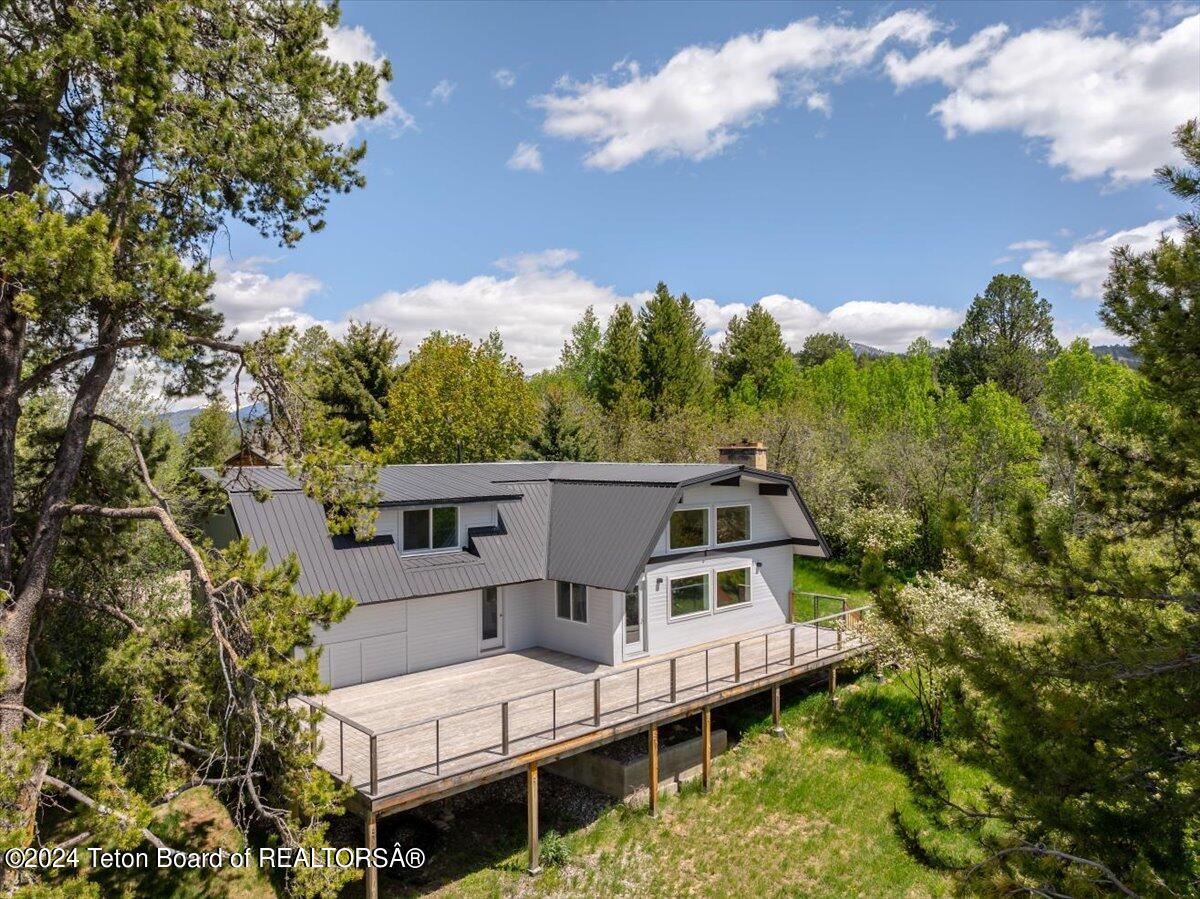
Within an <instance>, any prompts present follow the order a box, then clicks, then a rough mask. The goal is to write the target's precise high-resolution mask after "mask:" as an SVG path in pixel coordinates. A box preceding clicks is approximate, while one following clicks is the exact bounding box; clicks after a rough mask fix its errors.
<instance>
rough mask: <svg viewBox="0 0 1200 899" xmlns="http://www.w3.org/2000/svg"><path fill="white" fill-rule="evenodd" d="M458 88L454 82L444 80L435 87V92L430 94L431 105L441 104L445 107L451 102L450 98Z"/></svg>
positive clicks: (432, 91)
mask: <svg viewBox="0 0 1200 899" xmlns="http://www.w3.org/2000/svg"><path fill="white" fill-rule="evenodd" d="M456 87H458V85H457V84H455V83H454V82H453V81H450V80H449V79H447V78H443V79H442V80H441V81H439V82H438V83H437V84H435V85H434V86H433V90H431V91H430V92H429V105H431V106H432V105H433V104H434V103H441V104H442V105H443V106H445V105H446V104H447V103H449V102H450V96H451V95H452V94H453V93H454V89H455V88H456Z"/></svg>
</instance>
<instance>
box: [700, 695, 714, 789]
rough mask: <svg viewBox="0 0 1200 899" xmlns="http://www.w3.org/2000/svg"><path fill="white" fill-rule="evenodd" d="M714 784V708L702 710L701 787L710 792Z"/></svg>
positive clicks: (709, 707) (706, 707)
mask: <svg viewBox="0 0 1200 899" xmlns="http://www.w3.org/2000/svg"><path fill="white" fill-rule="evenodd" d="M711 783H712V707H711V706H707V705H706V706H705V707H704V708H702V709H701V710H700V785H701V787H703V788H704V792H705V793H707V792H708V788H709V785H710V784H711Z"/></svg>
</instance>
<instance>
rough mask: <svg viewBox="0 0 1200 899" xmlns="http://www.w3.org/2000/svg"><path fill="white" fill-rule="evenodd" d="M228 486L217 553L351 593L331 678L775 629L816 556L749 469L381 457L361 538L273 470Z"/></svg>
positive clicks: (329, 668) (331, 636)
mask: <svg viewBox="0 0 1200 899" xmlns="http://www.w3.org/2000/svg"><path fill="white" fill-rule="evenodd" d="M738 452H742V453H746V452H749V453H750V455H749V459H750V460H751V461H756V458H755V457H754V455H753V453H754V452H755V450H754V448H753V447H752V446H751V447H749V448H747V447H734V448H730V449H729V450H728V456H733V455H734V454H735V453H738ZM757 452H759V453H760V454H761V449H759V450H757ZM209 474H210V475H211V476H214V477H215V475H214V474H213V473H211V472H209ZM234 474H236V476H233V475H234ZM225 483H226V485H227V488H228V491H229V494H228V495H229V507H228V509H227V510H226V512H225V513H224V514H223V515H222V516H220V517H219V518H218V519H216V520H214V522H213V523H212V526H211V528H210V533H211V535H212V536H213V537H214V539H215V540H216V542H217V543H218V545H220V544H222V543H224V542H227V541H228V540H229V539H230V538H232V537H233V536H234V535H235V534H241V535H245V536H247V537H249V538H250V540H251V542H252V543H253V544H254V545H255V546H256V547H258V546H265V547H266V548H267V550H268V553H269V556H270V558H271V559H272V560H273V561H276V562H278V561H281V560H282V559H283V558H285V557H286V556H287V554H288V553H292V552H295V553H296V554H297V556H298V558H299V562H300V568H301V575H300V584H299V588H300V589H301V590H303V591H306V592H316V591H319V590H336V591H339V592H341V593H344V594H347V595H349V596H352V597H353V598H354V599H355V600H356V602H357V605H356V606H355V608H354V609H353V610H352V611H351V612H350V614H349V615H348V616H347V617H346V619H345V620H343V621H342V622H340V623H338V624H335V625H333V626H332V627H330V628H329V629H328V630H324V631H320V632H318V633H317V634H316V635H315V638H316V642H317V643H318V644H319V645H321V646H323V647H324V652H323V654H322V658H321V673H322V677H323V679H324V680H325V681H326V682H327V683H328V684H329V685H330V686H331V687H335V688H336V687H344V686H348V685H353V684H358V683H363V682H369V681H376V680H380V679H383V678H389V677H395V676H397V675H403V674H410V673H413V672H418V671H422V670H426V669H430V668H437V667H440V666H445V665H452V664H455V663H460V662H464V661H467V660H470V659H477V658H480V657H483V656H487V655H489V654H494V653H503V652H512V651H519V650H527V649H531V648H533V647H542V648H545V649H549V650H556V651H559V652H562V653H568V654H570V655H573V656H577V657H580V658H583V659H588V660H591V661H594V662H598V663H601V664H604V665H615V664H619V663H621V662H625V661H629V660H632V659H635V658H638V657H641V656H646V655H656V654H661V653H665V652H672V651H675V650H680V649H684V648H686V647H689V646H695V645H699V644H703V643H706V642H710V641H713V640H716V639H719V638H723V637H729V636H732V635H735V634H739V633H746V632H751V631H754V630H756V629H760V628H764V627H769V626H772V625H779V624H783V623H784V622H786V621H787V620H788V603H789V591H790V590H791V585H792V557H793V555H805V556H817V557H826V556H828V550H827V548H826V545H825V542H824V539H823V538H822V537H821V534H820V532H819V531H818V530H817V527H816V525H815V523H814V522H813V519H812V516H811V515H810V514H809V511H808V509H807V508H806V507H805V505H804V501H803V499H802V498H801V497H800V495H799V493H798V492H797V490H796V486H795V484H794V483H793V482H792V481H791V479H790V478H788V477H786V476H783V475H780V474H776V473H773V472H770V471H767V470H765V469H763V468H758V467H752V466H751V465H747V464H745V463H744V462H733V461H727V462H722V463H719V464H713V465H691V464H686V465H681V464H626V463H603V462H594V463H580V462H498V463H476V464H459V465H390V466H385V467H384V468H383V469H382V471H381V473H380V478H379V490H380V494H381V499H380V502H379V510H378V519H377V522H376V535H375V536H374V537H373V538H372V539H369V540H362V541H356V540H354V539H353V538H350V537H340V536H332V535H330V534H329V532H328V530H327V528H326V524H325V516H324V513H323V510H322V508H321V506H320V505H319V504H318V503H316V502H315V501H313V500H311V499H309V498H308V497H306V496H305V495H304V493H303V492H302V491H301V489H300V485H299V483H298V482H297V481H295V480H294V479H293V478H291V477H289V476H288V475H287V474H286V473H285V472H284V471H283V470H282V469H281V468H277V467H269V466H268V467H253V468H245V469H241V470H235V471H234V472H233V473H227V474H226V476H225ZM258 487H266V488H269V490H270V494H271V496H270V499H268V500H266V501H259V499H257V498H256V497H255V495H254V494H255V492H256V488H258Z"/></svg>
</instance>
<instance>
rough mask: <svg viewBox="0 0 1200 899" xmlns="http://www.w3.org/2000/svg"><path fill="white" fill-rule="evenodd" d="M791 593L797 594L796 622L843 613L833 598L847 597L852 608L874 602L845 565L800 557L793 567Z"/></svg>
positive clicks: (838, 603)
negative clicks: (812, 594) (813, 594)
mask: <svg viewBox="0 0 1200 899" xmlns="http://www.w3.org/2000/svg"><path fill="white" fill-rule="evenodd" d="M792 590H793V591H795V598H794V601H795V603H796V609H795V614H796V620H797V621H809V620H811V619H813V618H820V617H822V616H824V615H833V614H836V613H837V612H840V611H841V610H842V604H841V603H840V602H839V601H838V600H836V599H832V598H830V596H845V597H848V598H849V599H850V607H851V608H853V607H854V606H858V605H862V603H863V602H864V601H868V600H870V598H871V594H870V593H868V592H867V591H866V590H864V589H862V587H860V586H859V585H858V580H857V578H856V577H855V574H854V572H853V571H852V570H851V569H849V568H848V567H847V566H845V565H844V564H842V563H840V562H827V561H824V560H819V559H805V558H802V557H801V556H796V557H795V560H794V563H793V565H792ZM806 593H818V594H826V595H825V596H816V597H813V596H805V595H804V594H806Z"/></svg>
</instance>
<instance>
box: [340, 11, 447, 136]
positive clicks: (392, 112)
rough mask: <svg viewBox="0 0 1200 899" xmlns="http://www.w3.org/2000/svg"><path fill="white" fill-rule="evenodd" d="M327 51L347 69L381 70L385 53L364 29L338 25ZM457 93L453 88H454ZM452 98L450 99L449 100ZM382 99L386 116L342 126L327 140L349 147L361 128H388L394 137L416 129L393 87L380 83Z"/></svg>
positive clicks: (382, 81) (381, 81) (341, 124)
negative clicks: (365, 66) (367, 67)
mask: <svg viewBox="0 0 1200 899" xmlns="http://www.w3.org/2000/svg"><path fill="white" fill-rule="evenodd" d="M325 40H326V43H327V47H326V49H325V55H326V56H328V57H329V58H330V59H332V60H333V61H334V62H341V63H345V64H347V65H354V64H355V63H359V62H365V63H367V64H368V65H371V66H374V67H375V68H379V66H380V65H381V64H382V63H383V61H384V56H383V53H382V52H381V51H380V50H379V48H378V47H377V46H376V44H375V39H374V38H373V37H371V35H370V34H368V33H367V30H366V29H365V28H363V27H362V26H361V25H354V26H348V25H338V26H337V27H336V28H328V27H327V28H326V29H325ZM435 90H436V89H435ZM451 90H453V86H452V87H451ZM448 98H449V97H447V99H448ZM379 99H380V100H382V101H383V103H384V106H385V107H386V108H385V109H384V111H383V113H382V114H381V115H379V116H377V117H376V118H374V119H372V120H370V121H368V122H340V123H338V124H336V125H331V126H330V127H329V128H326V129H325V138H326V139H327V140H330V141H333V142H334V143H343V144H344V143H346V142H348V141H349V140H351V139H352V138H353V137H354V135H355V134H356V133H357V132H358V130H359V128H363V127H365V128H379V127H382V128H387V129H390V130H391V131H392V132H393V133H400V132H402V131H406V130H408V129H409V128H416V126H417V123H416V119H414V118H413V117H412V115H411V114H410V113H409V112H408V110H406V109H405V108H404V107H403V106H401V105H400V103H399V101H398V100H397V99H396V97H395V95H394V94H393V93H392V88H391V85H390V84H389V83H388V82H387V81H385V80H383V79H382V78H381V79H379Z"/></svg>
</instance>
